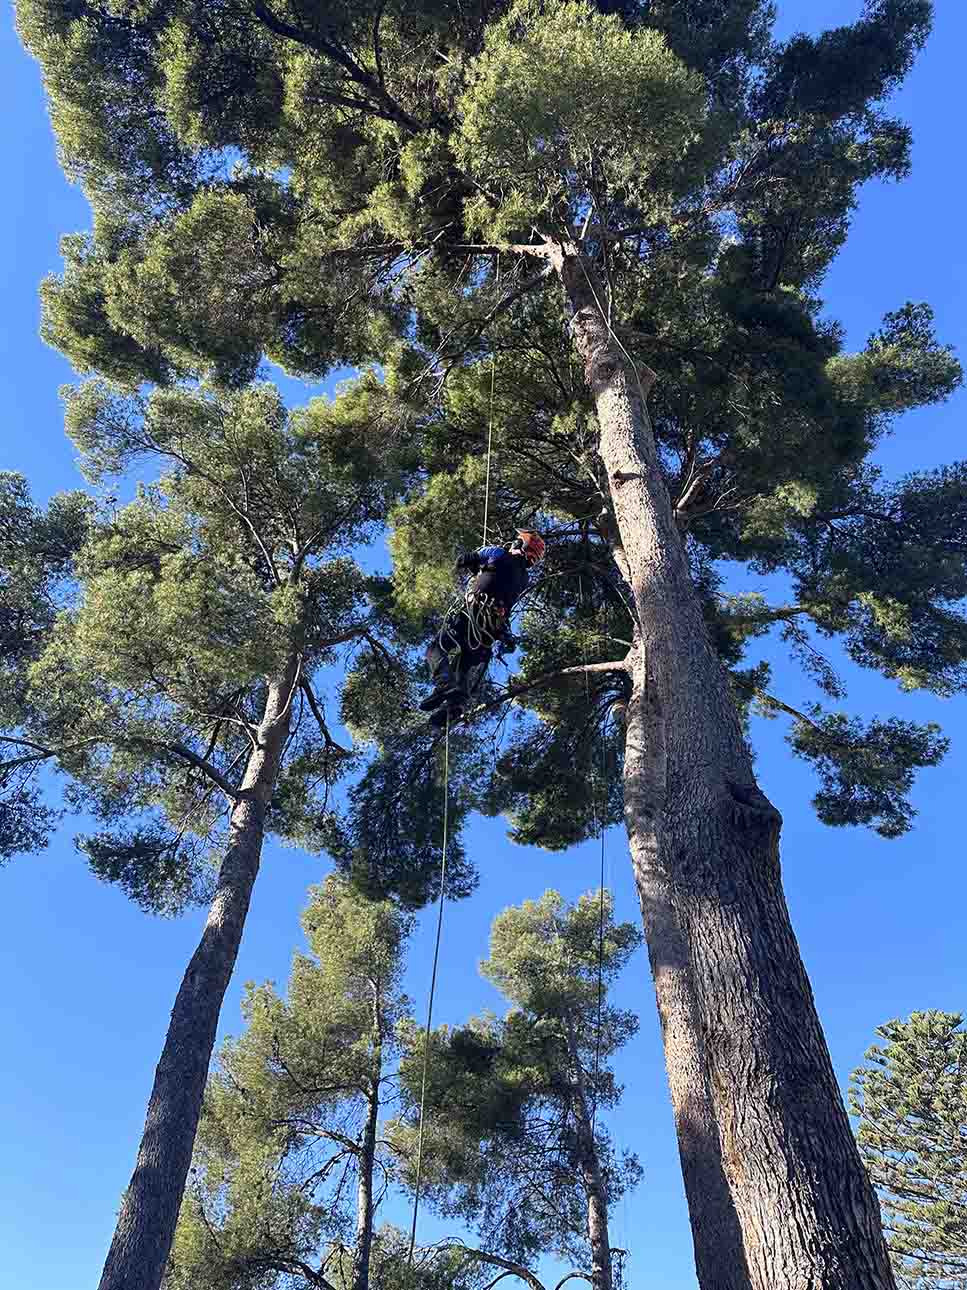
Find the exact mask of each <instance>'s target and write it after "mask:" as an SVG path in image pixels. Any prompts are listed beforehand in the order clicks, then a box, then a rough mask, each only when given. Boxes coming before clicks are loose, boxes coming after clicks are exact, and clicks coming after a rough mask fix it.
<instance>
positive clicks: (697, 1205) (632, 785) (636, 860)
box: [624, 649, 750, 1290]
mask: <svg viewBox="0 0 967 1290" xmlns="http://www.w3.org/2000/svg"><path fill="white" fill-rule="evenodd" d="M626 721H627V725H626V740H625V782H624V799H625V814H626V817H627V819H628V835H629V838H630V839H631V861H632V866H633V868H634V874H635V883H636V886H637V889H638V900H639V903H640V905H641V920H642V925H643V927H644V929H645V934H646V935H645V940H646V943H647V946H648V958H649V962H650V964H651V973H652V978H653V980H654V983H655V995H656V999H657V1003H658V1016H659V1020H660V1022H661V1033H662V1039H663V1042H664V1047H665V1068H666V1070H667V1072H668V1086H669V1090H670V1092H671V1101H672V1107H673V1110H674V1115H675V1130H676V1133H677V1136H678V1151H679V1156H680V1159H681V1166H682V1177H683V1179H684V1182H685V1195H686V1197H687V1200H688V1210H689V1215H690V1218H691V1225H692V1237H693V1245H694V1249H695V1267H696V1271H697V1275H698V1280H699V1284H700V1285H701V1286H702V1290H713V1288H714V1290H749V1286H750V1281H749V1270H748V1268H747V1266H746V1261H745V1250H744V1247H743V1244H742V1231H741V1229H740V1227H739V1221H738V1218H737V1216H736V1213H735V1206H734V1205H733V1203H732V1197H731V1195H730V1192H729V1187H728V1183H727V1181H726V1178H725V1173H724V1171H723V1168H722V1151H721V1145H720V1142H719V1133H718V1126H717V1125H716V1122H715V1111H714V1108H713V1105H712V1097H711V1092H710V1090H709V1086H708V1076H707V1073H706V1068H705V1058H704V1054H703V1051H702V1043H701V1039H700V1034H701V1027H700V1021H699V1017H698V1009H697V1007H696V1002H695V989H694V983H693V981H692V974H691V968H690V966H689V960H688V946H687V944H686V941H685V937H684V934H683V932H682V927H681V923H680V921H679V918H678V915H677V913H676V911H675V906H674V901H673V898H672V881H671V877H670V875H669V873H668V872H667V868H666V866H665V865H664V864H663V863H662V857H661V855H660V853H659V850H658V831H659V828H660V826H661V820H662V817H663V814H664V809H665V796H666V774H667V769H666V753H665V726H664V718H663V716H662V713H661V709H660V706H659V704H658V700H657V696H656V695H655V693H654V686H653V684H652V683H651V681H650V680H649V677H648V672H647V670H646V667H645V665H644V658H643V651H642V650H640V649H639V650H638V651H637V652H636V657H635V667H634V669H633V674H632V693H631V699H630V702H629V704H628V711H627V718H626Z"/></svg>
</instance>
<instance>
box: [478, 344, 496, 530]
mask: <svg viewBox="0 0 967 1290" xmlns="http://www.w3.org/2000/svg"><path fill="white" fill-rule="evenodd" d="M496 374H497V355H496V353H495V352H494V351H493V350H491V351H490V425H489V427H488V429H487V482H486V484H485V486H484V516H483V541H482V542H481V544H480V545H481V546H486V545H487V521H488V519H489V518H490V462H491V459H492V458H493V453H494V379H495V377H496Z"/></svg>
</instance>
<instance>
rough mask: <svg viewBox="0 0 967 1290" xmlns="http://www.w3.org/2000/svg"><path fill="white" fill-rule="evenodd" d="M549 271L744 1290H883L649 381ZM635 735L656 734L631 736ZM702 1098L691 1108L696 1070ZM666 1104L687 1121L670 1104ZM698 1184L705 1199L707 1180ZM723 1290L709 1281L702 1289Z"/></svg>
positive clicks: (572, 290)
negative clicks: (619, 620)
mask: <svg viewBox="0 0 967 1290" xmlns="http://www.w3.org/2000/svg"><path fill="white" fill-rule="evenodd" d="M556 267H557V269H558V272H559V274H560V277H561V280H562V283H563V285H564V288H565V291H566V293H567V296H568V299H569V301H570V304H571V306H572V309H573V311H574V317H573V322H572V329H573V334H574V340H575V344H576V346H577V349H578V352H579V353H580V355H581V357H582V359H583V360H584V363H585V369H586V373H587V376H588V380H589V383H590V386H591V390H592V393H593V395H594V399H595V405H596V409H597V415H598V422H599V427H600V443H599V452H600V456H601V460H602V462H603V464H604V467H605V470H606V471H607V476H608V479H609V482H610V488H611V497H612V502H613V506H614V511H615V517H616V520H617V525H618V531H619V534H620V545H621V551H620V562H621V564H622V567H623V569H624V571H625V574H626V576H627V577H628V580H629V585H630V587H631V590H632V593H633V597H634V603H635V609H636V613H637V617H638V630H639V632H640V648H641V650H642V654H643V659H644V666H645V668H646V671H647V675H648V677H649V678H650V683H651V684H653V685H654V687H655V692H656V699H657V702H658V703H659V704H660V708H661V712H662V714H663V715H664V725H665V762H666V784H665V800H664V805H663V809H662V811H661V814H660V817H659V818H658V819H657V821H656V818H655V816H654V814H653V812H650V811H648V810H647V809H645V808H646V805H647V804H646V802H644V801H643V799H642V798H641V797H640V796H638V795H636V794H635V793H634V792H632V794H631V798H630V800H629V802H628V804H627V811H626V819H627V824H628V832H629V839H630V843H631V849H632V854H633V856H635V858H636V877H638V878H639V881H641V877H642V874H643V875H644V877H645V883H644V888H643V889H640V890H641V895H642V902H643V904H646V903H647V904H648V905H649V907H651V905H652V902H653V901H654V900H655V899H656V895H655V889H654V888H653V887H649V883H648V859H649V856H650V855H653V856H654V862H653V868H654V872H655V873H656V874H657V875H658V876H659V878H661V880H662V882H663V883H664V884H665V885H664V891H663V892H662V890H661V889H659V896H658V899H660V900H663V901H664V902H665V906H666V912H667V913H668V914H669V922H668V924H667V925H666V927H665V930H666V932H667V931H668V929H669V927H670V928H671V935H672V938H673V940H674V938H675V936H676V935H677V933H676V930H675V925H674V922H673V921H672V920H671V918H670V915H671V914H672V913H673V914H674V915H675V917H676V919H677V925H678V929H679V931H680V935H681V937H682V938H683V945H681V948H682V949H684V951H685V954H686V955H687V959H686V963H687V969H688V976H687V977H683V978H682V987H683V989H684V990H685V991H687V993H688V995H689V996H690V997H689V999H688V1003H687V1005H683V1006H684V1013H683V1016H684V1029H685V1030H686V1031H687V1030H689V1029H690V1028H691V1029H692V1031H693V1032H694V1021H695V1019H697V1023H698V1041H699V1048H698V1053H697V1058H698V1061H699V1062H700V1064H701V1066H704V1071H705V1079H706V1081H707V1084H706V1087H707V1095H708V1097H709V1098H710V1099H711V1106H712V1109H713V1111H714V1119H715V1123H716V1125H717V1128H718V1139H719V1148H720V1159H721V1167H722V1170H723V1171H724V1174H725V1178H726V1181H727V1183H728V1188H729V1191H730V1194H731V1199H732V1204H733V1206H734V1209H735V1214H736V1217H737V1220H738V1224H739V1228H740V1230H741V1233H742V1244H743V1250H744V1257H745V1262H746V1266H747V1268H748V1277H749V1283H750V1284H751V1286H753V1287H754V1288H755V1290H894V1281H893V1276H892V1273H891V1271H890V1266H889V1260H888V1257H887V1253H886V1245H885V1242H884V1239H883V1234H882V1230H881V1227H880V1220H879V1213H878V1209H877V1205H876V1201H875V1198H874V1196H873V1192H872V1189H871V1187H870V1185H869V1181H868V1179H867V1177H866V1174H865V1172H864V1170H863V1166H862V1164H861V1162H860V1158H859V1154H858V1152H857V1149H856V1144H855V1142H854V1140H853V1135H852V1133H851V1132H850V1127H849V1121H848V1119H847V1116H846V1112H845V1109H844V1107H843V1102H842V1098H841V1095H840V1091H839V1088H838V1086H837V1084H836V1079H835V1076H834V1073H833V1069H832V1064H831V1062H830V1060H829V1054H828V1052H827V1049H826V1044H825V1040H824V1038H823V1034H822V1030H821V1028H820V1025H819V1020H818V1018H817V1016H816V1010H815V1005H814V1003H813V998H812V993H811V991H810V988H809V983H808V981H807V979H806V975H805V971H804V969H803V966H802V961H801V959H800V956H799V950H798V947H797V944H796V939H795V936H794V934H793V931H792V927H791V924H790V921H789V914H788V911H787V909H786V904H785V900H784V897H783V894H782V886H781V880H780V872H779V857H778V840H779V827H780V823H781V821H780V818H779V815H778V813H777V812H776V810H775V809H774V808H773V807H772V806H771V804H770V803H769V802H768V800H767V799H766V797H765V796H764V794H763V793H762V792H761V791H760V789H759V788H758V786H757V784H756V782H755V777H754V774H753V771H752V764H751V759H750V756H749V752H748V749H747V747H746V744H745V741H744V739H743V735H742V729H741V725H740V722H739V718H738V714H737V712H736V709H735V705H734V703H733V702H732V699H731V696H730V693H729V688H728V683H727V679H726V676H725V673H724V670H723V668H722V666H721V664H720V662H719V660H718V659H717V657H716V656H715V653H714V651H713V649H712V646H711V643H710V641H709V638H708V634H707V631H706V629H705V625H704V622H703V620H702V613H701V606H700V604H699V601H698V597H697V595H696V593H695V590H694V587H693V585H692V582H691V578H690V576H689V572H688V566H687V563H686V559H685V551H684V546H683V542H682V539H681V537H680V535H679V533H678V531H677V528H676V525H675V521H674V516H673V514H672V509H671V503H670V500H669V497H668V492H667V489H666V487H665V483H664V479H663V476H662V472H661V468H660V464H659V460H658V454H657V449H656V446H655V441H654V437H653V435H652V433H651V426H650V422H649V420H648V414H647V410H646V407H645V393H646V391H645V389H644V388H643V386H644V385H645V384H646V383H647V382H646V381H645V378H643V377H641V376H640V375H639V373H637V372H635V371H634V369H633V368H632V366H631V363H630V360H628V358H627V356H626V355H625V354H624V353H623V351H622V350H621V348H620V347H619V346H618V345H617V343H616V342H615V340H614V336H613V333H612V332H611V329H610V328H609V326H608V323H607V322H606V320H605V318H604V316H603V314H602V312H601V310H600V308H599V307H598V300H597V299H596V298H595V294H596V293H595V289H594V288H593V286H592V284H593V277H592V275H591V270H590V267H589V266H588V265H586V264H585V263H584V262H583V261H582V260H581V258H580V257H579V256H578V255H577V254H572V253H570V252H569V251H568V250H567V249H566V248H565V249H562V250H560V251H559V253H558V254H557V255H556ZM597 297H598V298H599V299H600V291H597ZM650 379H651V376H650V373H649V374H648V378H647V380H648V381H650ZM638 738H639V740H640V739H642V738H643V739H645V740H646V741H647V739H648V738H649V736H648V734H647V732H643V731H640V730H639V732H638ZM631 751H632V753H634V749H631ZM656 824H657V827H656ZM669 903H670V906H671V908H670V909H668V908H667V906H668V904H669ZM645 930H646V933H647V932H648V930H649V929H648V927H647V926H646V929H645ZM656 952H657V953H660V951H658V947H656ZM671 1024H672V1018H671V1017H666V1018H665V1029H666V1053H667V1056H668V1062H669V1066H673V1065H675V1064H676V1062H677V1059H678V1054H676V1052H675V1051H674V1050H673V1043H674V1036H673V1035H672V1034H671V1033H670V1029H671ZM688 1044H689V1045H690V1044H691V1039H689V1041H688ZM686 1051H688V1052H690V1048H689V1047H688V1046H687V1047H686ZM689 1060H691V1056H690V1057H689ZM695 1088H696V1094H697V1097H698V1099H699V1101H698V1104H699V1106H701V1104H702V1101H703V1099H704V1096H705V1094H704V1092H703V1090H702V1088H701V1079H700V1077H699V1076H698V1073H696V1079H695ZM675 1109H676V1115H677V1116H679V1117H680V1116H681V1110H682V1108H681V1106H676V1108H675ZM690 1133H691V1126H689V1125H687V1124H681V1123H680V1124H679V1135H680V1138H681V1137H682V1136H684V1137H685V1139H686V1141H688V1138H689V1135H690ZM712 1146H713V1147H714V1144H712ZM716 1155H717V1153H716V1152H715V1150H714V1149H711V1148H710V1149H709V1151H708V1153H707V1157H706V1164H705V1167H706V1168H710V1169H713V1170H714V1166H715V1160H716ZM709 1187H710V1193H711V1194H712V1195H715V1194H716V1191H717V1186H716V1182H715V1180H714V1178H711V1177H710V1178H709ZM689 1200H690V1204H694V1201H693V1198H692V1196H691V1195H690V1197H689ZM698 1218H699V1216H697V1215H696V1216H693V1235H694V1238H695V1241H696V1245H699V1244H701V1245H702V1247H703V1248H702V1254H701V1256H700V1258H699V1260H698V1262H699V1269H700V1274H701V1275H702V1276H708V1275H709V1273H708V1271H707V1270H708V1269H709V1268H714V1267H715V1265H716V1258H717V1252H716V1251H715V1250H708V1249H707V1248H706V1247H707V1243H708V1241H709V1239H710V1234H709V1233H708V1232H706V1231H704V1230H703V1228H702V1225H701V1222H700V1221H696V1220H697V1219H698ZM718 1257H720V1256H718ZM721 1284H722V1282H721V1281H720V1280H715V1279H711V1280H708V1281H705V1280H703V1281H702V1286H703V1290H710V1288H711V1287H713V1286H714V1287H716V1290H718V1287H719V1286H720V1285H721Z"/></svg>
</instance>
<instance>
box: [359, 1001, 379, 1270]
mask: <svg viewBox="0 0 967 1290" xmlns="http://www.w3.org/2000/svg"><path fill="white" fill-rule="evenodd" d="M382 1074H383V1027H382V1018H381V1016H380V1009H379V990H378V987H377V986H376V985H375V984H374V986H373V1082H372V1086H371V1087H370V1090H369V1095H368V1098H367V1108H366V1124H365V1126H364V1128H363V1140H362V1143H361V1144H360V1149H359V1181H358V1183H357V1186H356V1248H355V1249H354V1250H353V1271H352V1290H369V1265H370V1259H371V1256H372V1252H373V1168H374V1165H375V1161H376V1134H377V1131H378V1129H379V1089H380V1080H381V1078H382Z"/></svg>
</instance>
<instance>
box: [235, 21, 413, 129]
mask: <svg viewBox="0 0 967 1290" xmlns="http://www.w3.org/2000/svg"><path fill="white" fill-rule="evenodd" d="M252 10H253V12H254V14H255V16H256V17H257V18H258V19H259V21H260V22H261V23H263V24H264V26H266V27H268V29H269V31H272V32H274V33H275V35H277V36H282V37H283V38H284V39H285V40H294V41H295V42H296V43H297V44H300V45H305V46H307V47H308V48H309V49H314V50H315V51H316V53H317V54H323V55H324V56H325V57H326V58H330V59H332V61H333V62H334V63H337V64H338V65H339V66H340V67H341V68H342V69H343V71H344V72H346V74H347V75H348V76H349V78H350V80H352V81H355V83H356V84H357V85H361V86H362V87H363V89H365V90H367V91H368V92H369V93H370V94H372V95H373V96H374V98H375V99H376V100H377V102H376V103H372V104H367V105H366V108H367V109H368V110H369V111H370V112H371V113H372V114H373V115H374V116H381V117H383V118H384V119H385V120H388V121H394V122H395V123H396V124H397V125H402V126H405V127H406V129H407V130H410V131H411V132H412V133H414V134H418V133H419V132H420V131H421V130H422V129H423V127H422V125H420V123H419V121H417V120H415V118H413V117H411V116H410V115H409V113H407V112H404V110H403V109H402V108H401V107H400V105H399V104H398V103H397V102H396V100H395V99H393V98H392V97H391V95H390V94H388V93H387V91H386V90H385V89H384V88H383V86H382V85H381V84H380V82H379V80H378V79H374V78H373V77H372V76H370V74H369V73H368V72H367V71H366V69H365V68H364V67H361V66H360V65H359V63H357V62H356V60H355V59H354V58H353V57H352V55H351V54H349V53H347V51H346V50H345V49H343V48H342V46H341V45H338V44H335V43H333V42H331V41H328V40H325V39H324V38H323V37H322V36H320V35H318V34H317V33H316V32H313V31H306V30H305V29H304V28H302V27H295V26H293V25H292V24H291V23H288V22H286V21H284V19H282V18H279V17H277V16H276V14H274V13H273V12H272V10H271V9H269V7H268V6H267V5H265V4H263V3H262V2H261V0H253V4H252ZM379 103H382V105H383V106H382V108H380V107H379V106H377V104H379Z"/></svg>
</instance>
